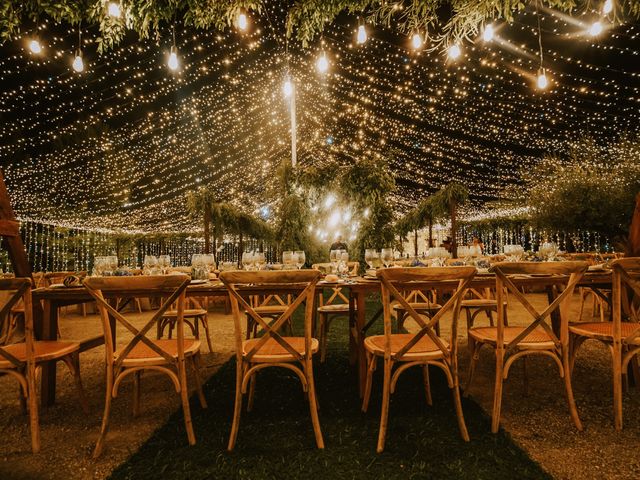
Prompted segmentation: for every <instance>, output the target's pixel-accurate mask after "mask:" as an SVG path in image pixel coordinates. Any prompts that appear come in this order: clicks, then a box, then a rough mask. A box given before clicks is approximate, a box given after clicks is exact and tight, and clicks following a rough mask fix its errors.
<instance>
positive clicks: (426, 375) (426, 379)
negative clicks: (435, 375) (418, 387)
mask: <svg viewBox="0 0 640 480" xmlns="http://www.w3.org/2000/svg"><path fill="white" fill-rule="evenodd" d="M422 380H423V382H424V395H425V398H426V400H427V405H429V406H431V405H433V399H432V398H431V383H430V382H429V364H426V363H425V364H424V365H423V366H422Z"/></svg>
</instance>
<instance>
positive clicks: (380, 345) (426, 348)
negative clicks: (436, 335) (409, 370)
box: [364, 333, 449, 359]
mask: <svg viewBox="0 0 640 480" xmlns="http://www.w3.org/2000/svg"><path fill="white" fill-rule="evenodd" d="M413 337H414V335H413V334H412V333H399V334H394V335H393V336H392V337H391V354H392V355H393V354H395V353H398V352H399V351H400V350H401V349H402V347H404V346H405V345H406V344H407V343H408V342H409V340H411V339H412V338H413ZM440 340H441V341H442V343H443V344H444V345H445V347H447V348H448V346H449V344H448V342H447V341H446V340H445V339H444V338H441V339H440ZM364 348H366V349H367V351H369V352H371V353H373V354H374V355H380V356H383V355H384V335H373V336H371V337H367V338H365V339H364ZM442 355H443V354H442V350H440V348H439V347H438V345H436V344H435V342H434V341H433V340H432V339H431V338H429V337H428V336H426V335H425V336H424V337H422V338H421V339H420V340H418V343H416V344H415V345H414V346H413V347H411V348H410V349H409V351H408V352H407V353H406V354H405V355H404V356H405V357H406V358H407V359H411V358H413V357H416V359H417V358H424V357H431V358H440V357H442Z"/></svg>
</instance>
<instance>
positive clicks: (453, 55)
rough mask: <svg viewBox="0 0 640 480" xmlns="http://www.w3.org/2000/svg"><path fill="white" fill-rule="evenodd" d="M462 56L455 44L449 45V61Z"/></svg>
mask: <svg viewBox="0 0 640 480" xmlns="http://www.w3.org/2000/svg"><path fill="white" fill-rule="evenodd" d="M460 54H462V51H461V50H460V47H459V46H458V45H457V44H454V45H451V46H450V47H449V50H448V55H449V58H450V59H451V60H457V59H458V58H459V57H460Z"/></svg>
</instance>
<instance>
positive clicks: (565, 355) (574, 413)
mask: <svg viewBox="0 0 640 480" xmlns="http://www.w3.org/2000/svg"><path fill="white" fill-rule="evenodd" d="M562 369H563V371H564V375H563V377H564V386H565V389H566V391H567V403H568V404H569V414H570V415H571V418H572V420H573V423H574V424H575V426H576V428H577V429H578V430H579V431H582V422H581V421H580V417H579V416H578V409H577V408H576V400H575V398H574V397H573V388H572V386H571V367H570V362H569V348H568V346H567V345H564V346H563V347H562ZM614 376H615V367H614ZM614 395H615V392H614Z"/></svg>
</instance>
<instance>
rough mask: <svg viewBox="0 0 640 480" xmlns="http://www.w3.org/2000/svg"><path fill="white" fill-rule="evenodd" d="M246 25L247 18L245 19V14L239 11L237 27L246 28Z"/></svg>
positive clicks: (247, 22) (247, 23)
mask: <svg viewBox="0 0 640 480" xmlns="http://www.w3.org/2000/svg"><path fill="white" fill-rule="evenodd" d="M248 25H249V20H248V19H247V14H246V13H244V12H242V11H241V12H240V13H239V14H238V28H239V29H240V30H246V29H247V26H248Z"/></svg>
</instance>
